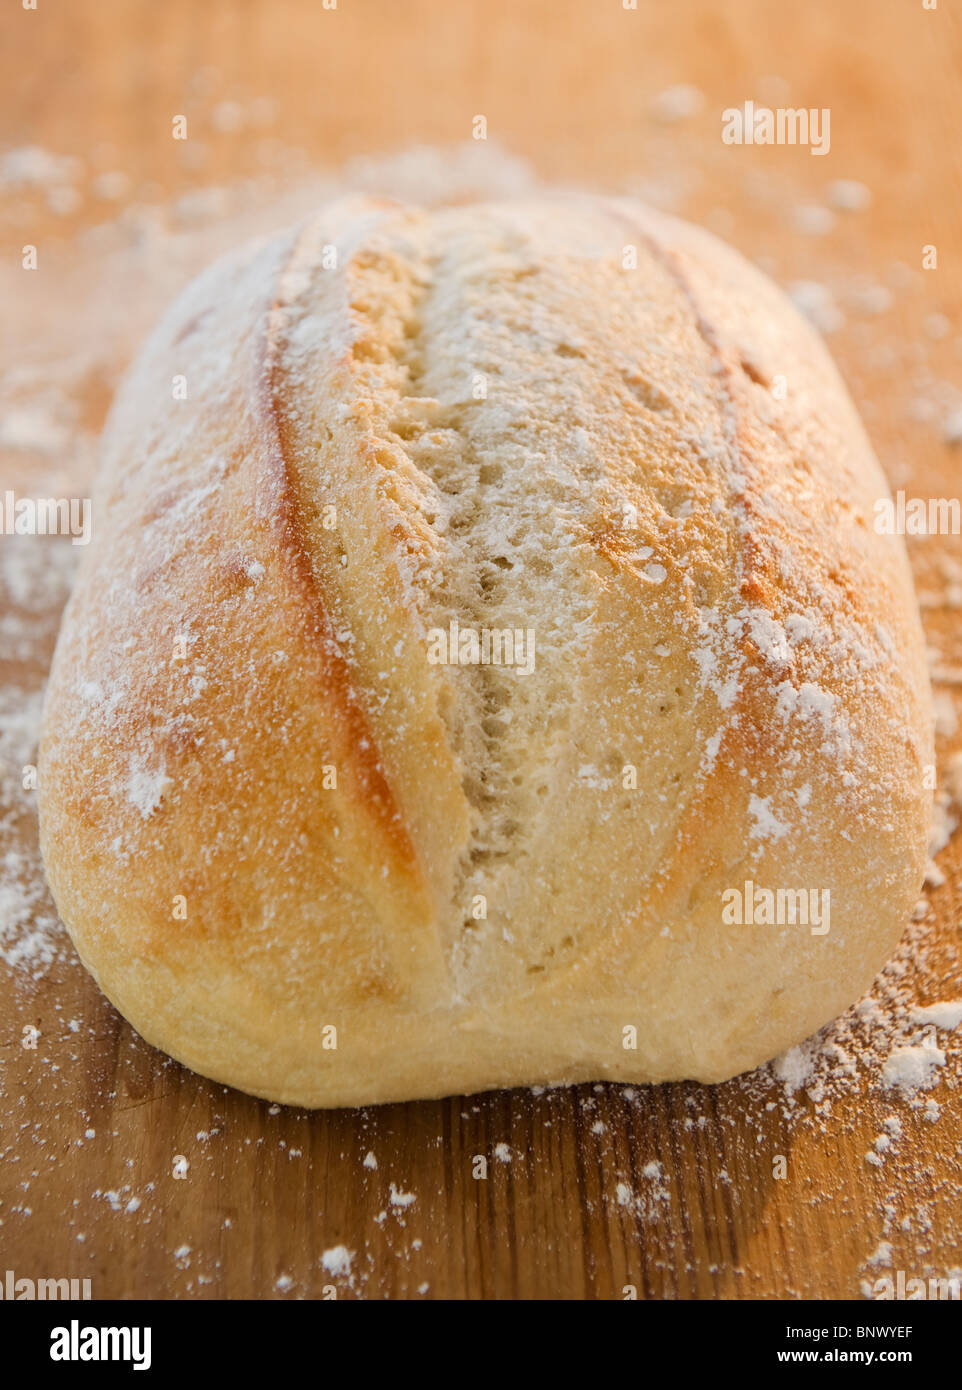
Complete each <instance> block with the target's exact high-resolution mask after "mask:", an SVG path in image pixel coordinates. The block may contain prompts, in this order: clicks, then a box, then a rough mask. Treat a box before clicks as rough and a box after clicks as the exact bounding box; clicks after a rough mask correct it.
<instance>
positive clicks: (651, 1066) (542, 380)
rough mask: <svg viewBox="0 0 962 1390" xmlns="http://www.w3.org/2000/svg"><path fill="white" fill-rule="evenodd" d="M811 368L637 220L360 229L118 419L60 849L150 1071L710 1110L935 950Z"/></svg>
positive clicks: (919, 766) (884, 639) (924, 741)
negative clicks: (659, 1098)
mask: <svg viewBox="0 0 962 1390" xmlns="http://www.w3.org/2000/svg"><path fill="white" fill-rule="evenodd" d="M887 496H888V491H887V487H886V483H885V481H884V478H883V475H882V473H881V471H880V469H879V467H878V464H877V462H876V460H875V458H874V457H873V454H872V451H871V448H870V446H869V443H868V441H867V439H866V436H865V433H864V431H863V429H862V427H861V425H860V423H859V420H858V418H857V416H856V413H855V411H854V408H853V406H852V404H851V402H850V400H849V398H848V396H847V394H846V391H845V389H844V387H843V386H842V384H841V382H840V379H839V377H838V374H837V373H836V370H835V369H834V367H833V365H832V363H831V361H830V359H829V357H828V355H827V353H826V352H825V350H824V348H823V346H822V344H821V342H820V340H819V339H818V337H817V336H816V335H815V334H814V332H813V331H812V330H811V329H810V328H809V327H808V326H807V324H806V323H805V321H804V320H803V319H802V318H801V316H800V315H799V314H798V313H797V312H796V311H795V309H794V308H793V307H792V305H791V304H790V303H789V301H788V300H787V299H786V298H785V297H784V296H783V295H782V294H781V293H780V292H779V291H778V290H777V289H776V288H775V287H774V286H773V285H772V284H771V283H770V282H769V281H768V280H767V279H766V278H765V277H764V276H763V275H761V274H760V273H759V272H758V271H756V270H755V269H754V268H752V267H751V266H750V265H748V264H747V263H746V262H745V261H744V260H742V259H741V257H739V256H738V255H737V254H736V253H734V252H733V251H731V250H729V249H728V248H726V247H725V246H724V245H722V244H721V243H719V242H718V241H716V240H715V239H714V238H712V237H711V236H709V235H707V234H706V233H704V232H702V231H699V230H697V229H695V228H693V227H691V226H688V225H686V224H684V223H681V222H678V221H676V220H674V219H672V218H669V217H666V216H663V215H661V214H657V213H655V212H652V211H650V210H647V209H645V208H643V207H641V206H640V205H638V204H636V203H634V202H630V201H624V200H615V199H602V198H596V199H590V198H584V199H581V198H574V197H558V198H545V199H540V200H536V201H532V202H529V203H517V204H516V203H505V204H489V205H481V206H470V207H456V208H443V209H436V210H419V209H411V208H407V207H403V206H399V205H396V204H393V203H390V204H389V203H383V202H378V201H371V200H361V199H351V200H347V201H343V202H339V203H336V204H334V205H332V206H329V207H326V208H325V209H324V210H323V211H322V212H321V213H320V214H319V215H318V216H317V218H316V220H314V221H312V222H311V223H310V224H309V225H306V226H302V227H300V228H298V229H296V230H295V231H293V232H291V233H290V234H285V235H282V236H279V237H277V238H276V239H274V240H272V241H269V242H267V243H261V244H259V245H258V246H256V247H254V248H246V249H244V250H243V251H242V252H240V253H239V254H237V255H236V256H235V257H232V258H230V259H228V260H227V261H225V262H223V263H221V264H218V265H216V266H215V267H213V268H212V269H211V270H209V271H208V272H206V273H205V274H204V275H202V276H201V277H200V278H199V279H198V280H197V281H196V282H195V283H194V284H192V285H191V286H190V287H189V288H188V289H187V290H186V291H185V292H184V294H183V295H182V296H181V298H180V299H179V301H178V302H177V303H176V304H175V305H174V307H173V308H172V309H171V311H170V313H169V314H168V316H167V317H166V319H165V320H164V322H163V323H162V324H161V325H160V327H159V328H158V329H157V331H156V332H155V334H154V336H153V337H152V338H151V340H150V341H149V342H148V344H147V346H146V347H145V349H144V351H143V353H142V355H141V356H140V358H139V360H138V361H137V362H136V364H135V365H134V367H133V368H132V370H131V371H130V373H129V375H128V377H127V379H126V381H125V383H124V385H123V386H122V388H121V390H120V392H119V395H118V397H117V400H116V402H115V405H114V408H113V412H112V416H111V419H110V421H109V424H108V427H107V430H106V434H105V440H104V457H103V465H102V473H101V476H100V480H99V485H98V490H97V492H96V494H95V497H94V503H93V506H94V511H93V516H94V532H95V534H94V541H93V544H92V545H91V546H90V547H89V550H88V552H87V553H86V554H85V557H84V561H83V565H82V570H81V573H80V576H79V579H78V582H77V585H76V588H75V591H74V594H73V596H72V598H71V601H70V604H69V607H68V609H67V611H66V614H65V616H64V620H63V626H62V630H61V634H60V640H59V644H58V647H57V652H56V657H55V660H54V664H53V671H52V675H51V679H50V685H49V690H48V694H47V700H46V709H45V722H44V732H43V739H42V750H41V766H40V780H41V835H42V847H43V853H44V858H45V862H46V866H47V870H48V874H49V880H50V884H51V887H52V890H53V893H54V896H55V899H56V902H57V905H58V907H59V910H60V913H61V915H62V917H63V920H64V922H65V923H66V925H67V927H68V929H69V931H70V933H71V935H72V937H73V940H74V942H75V943H76V946H77V950H78V951H79V953H80V956H81V958H82V959H83V961H84V963H85V964H86V966H87V968H88V969H89V970H90V971H91V972H92V974H93V975H94V976H95V978H96V979H97V981H98V983H99V985H100V987H101V988H102V989H103V991H104V992H105V994H106V995H107V996H108V997H109V998H110V999H111V1000H112V1001H113V1002H114V1003H115V1004H116V1006H117V1008H118V1009H119V1010H120V1011H121V1012H122V1013H123V1014H124V1015H125V1017H126V1018H127V1019H129V1020H130V1022H131V1023H132V1024H133V1026H134V1027H135V1028H136V1029H137V1030H138V1031H139V1032H140V1033H141V1034H142V1035H143V1036H144V1037H145V1038H146V1039H147V1040H148V1041H149V1042H151V1043H153V1044H155V1045H156V1046H157V1047H159V1048H162V1049H164V1050H165V1051H166V1052H168V1053H170V1054H171V1055H172V1056H173V1057H176V1058H178V1059H180V1060H181V1061H182V1062H184V1063H186V1064H187V1065H188V1066H189V1067H192V1068H194V1069H195V1070H196V1071H198V1072H201V1073H203V1074H204V1075H206V1076H209V1077H213V1078H215V1079H216V1080H218V1081H221V1082H227V1083H229V1084H231V1085H233V1086H237V1087H240V1088H242V1089H243V1090H245V1091H250V1092H253V1093H254V1094H256V1095H260V1096H266V1097H270V1098H271V1099H273V1100H277V1101H282V1102H289V1103H296V1104H299V1105H306V1106H334V1105H361V1104H366V1103H369V1102H378V1101H389V1100H404V1099H411V1098H416V1097H425V1096H440V1095H444V1094H448V1093H458V1092H470V1091H476V1090H481V1089H486V1088H491V1087H502V1086H516V1085H529V1084H534V1083H560V1082H573V1081H582V1080H603V1079H614V1080H620V1081H632V1082H658V1081H662V1080H668V1079H676V1078H695V1079H699V1080H702V1081H709V1082H710V1081H717V1080H721V1079H723V1078H726V1077H730V1076H732V1075H734V1074H736V1073H738V1072H741V1071H743V1070H745V1069H748V1068H751V1067H754V1066H756V1065H758V1064H760V1063H763V1062H765V1061H766V1060H767V1059H769V1058H771V1057H773V1056H774V1055H776V1054H778V1053H779V1052H781V1051H782V1050H783V1049H785V1048H787V1047H788V1046H790V1045H792V1044H795V1043H798V1042H800V1041H801V1040H802V1039H804V1038H805V1037H806V1036H808V1035H809V1034H811V1033H812V1032H813V1031H814V1030H816V1029H818V1028H819V1027H820V1026H821V1025H823V1024H825V1023H826V1022H827V1021H828V1020H830V1019H831V1018H833V1017H834V1016H835V1015H836V1014H837V1013H838V1012H839V1011H841V1010H843V1009H844V1008H846V1007H847V1006H848V1005H850V1004H851V1003H852V1002H853V1001H854V1000H855V999H856V998H858V996H859V994H860V993H861V992H862V991H863V990H864V989H865V988H866V987H867V986H868V985H869V984H870V983H871V981H872V979H873V976H874V975H875V973H876V972H877V970H878V969H879V967H880V966H881V965H882V964H883V963H884V961H885V959H886V957H887V956H888V954H889V953H890V952H891V950H892V949H893V947H894V945H895V943H896V942H897V940H898V938H899V935H900V933H901V931H902V929H903V926H904V923H905V921H906V918H907V914H908V912H909V910H910V908H911V906H912V904H913V903H914V902H915V900H916V898H917V895H918V891H919V887H920V883H921V878H922V873H923V869H924V855H925V842H926V834H927V829H928V823H929V813H930V802H931V792H930V791H927V790H926V787H927V786H929V785H930V780H929V779H928V778H927V776H926V769H927V766H928V765H929V764H930V763H931V761H932V749H931V711H930V705H929V698H930V697H929V690H928V681H927V675H926V663H925V655H924V648H923V641H922V634H921V629H920V624H919V619H918V612H917V608H916V603H915V599H914V595H913V591H912V583H911V577H910V573H909V569H908V565H907V562H906V558H905V554H904V548H903V545H902V542H901V540H900V539H899V538H898V537H892V536H883V535H879V534H877V533H876V531H875V530H874V528H873V515H874V511H873V508H874V504H875V502H876V501H877V500H878V499H879V498H884V497H887Z"/></svg>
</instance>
